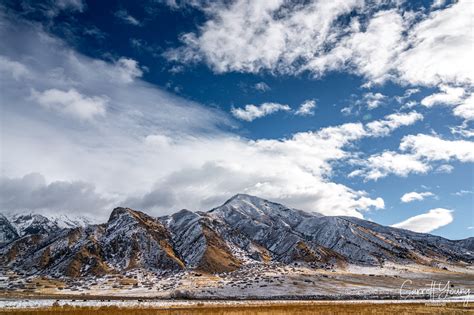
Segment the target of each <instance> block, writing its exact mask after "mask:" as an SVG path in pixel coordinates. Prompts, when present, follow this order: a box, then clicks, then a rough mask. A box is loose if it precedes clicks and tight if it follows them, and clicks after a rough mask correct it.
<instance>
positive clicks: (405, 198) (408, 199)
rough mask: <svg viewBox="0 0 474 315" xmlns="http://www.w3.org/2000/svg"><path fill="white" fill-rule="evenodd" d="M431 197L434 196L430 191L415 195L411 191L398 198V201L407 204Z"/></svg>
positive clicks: (414, 192) (415, 193)
mask: <svg viewBox="0 0 474 315" xmlns="http://www.w3.org/2000/svg"><path fill="white" fill-rule="evenodd" d="M432 196H434V194H433V193H432V192H430V191H426V192H421V193H417V192H416V191H412V192H409V193H406V194H404V195H403V196H402V197H401V198H400V200H401V201H402V202H404V203H408V202H412V201H421V200H423V199H425V198H426V197H432Z"/></svg>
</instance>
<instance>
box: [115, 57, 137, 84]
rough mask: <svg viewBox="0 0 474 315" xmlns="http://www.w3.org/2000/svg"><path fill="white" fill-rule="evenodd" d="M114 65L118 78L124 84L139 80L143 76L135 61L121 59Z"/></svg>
mask: <svg viewBox="0 0 474 315" xmlns="http://www.w3.org/2000/svg"><path fill="white" fill-rule="evenodd" d="M115 65H116V67H115V71H116V72H117V75H118V77H119V78H120V79H121V80H122V81H123V82H125V83H130V82H132V81H133V80H134V79H135V78H140V77H141V76H142V75H143V71H142V69H140V66H139V65H138V62H137V61H136V60H133V59H130V58H125V57H122V58H120V59H118V60H117V61H116V62H115Z"/></svg>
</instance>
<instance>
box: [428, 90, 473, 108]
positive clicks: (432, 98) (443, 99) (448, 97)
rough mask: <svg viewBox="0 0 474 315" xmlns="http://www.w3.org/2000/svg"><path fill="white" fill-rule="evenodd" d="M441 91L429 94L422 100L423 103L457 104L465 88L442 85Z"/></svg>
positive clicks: (430, 104) (429, 105)
mask: <svg viewBox="0 0 474 315" xmlns="http://www.w3.org/2000/svg"><path fill="white" fill-rule="evenodd" d="M439 89H440V91H441V92H440V93H435V94H432V95H429V96H427V97H425V98H423V99H422V100H421V105H423V106H426V107H431V106H434V105H457V104H459V103H460V102H461V99H462V97H463V96H464V93H465V91H464V89H463V88H461V87H450V86H446V85H441V86H440V87H439Z"/></svg>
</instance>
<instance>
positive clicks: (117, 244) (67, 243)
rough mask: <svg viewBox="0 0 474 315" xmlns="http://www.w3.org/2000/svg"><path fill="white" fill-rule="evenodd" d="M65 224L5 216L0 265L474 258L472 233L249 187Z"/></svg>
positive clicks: (106, 266)
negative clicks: (454, 234) (437, 230)
mask: <svg viewBox="0 0 474 315" xmlns="http://www.w3.org/2000/svg"><path fill="white" fill-rule="evenodd" d="M64 221H65V220H64V218H63V219H62V220H57V218H54V219H51V218H47V217H44V216H39V215H23V216H17V217H13V218H11V219H10V220H8V219H7V218H6V217H4V216H1V217H0V237H1V239H0V240H1V241H2V243H1V244H0V264H1V265H2V266H5V267H8V268H10V269H12V270H15V271H17V272H18V273H22V274H36V275H50V276H55V277H61V276H69V277H77V276H81V275H97V276H101V275H105V274H112V273H122V272H125V271H127V270H134V269H143V270H147V271H151V272H157V273H162V272H174V271H178V270H183V269H193V270H197V271H202V272H210V273H221V272H232V271H235V270H237V269H239V268H242V267H243V266H246V265H254V264H257V265H259V264H260V265H265V264H285V265H290V264H291V265H294V264H298V265H299V264H303V265H305V266H308V267H310V268H325V269H332V268H336V267H338V268H344V267H345V266H347V265H350V264H355V265H362V266H383V264H384V263H387V262H392V263H397V264H421V265H428V266H433V267H437V266H442V265H445V264H456V265H458V266H461V267H462V266H465V265H467V264H469V265H472V263H473V262H474V251H473V238H470V239H465V240H459V241H452V240H447V239H445V238H442V237H439V236H434V235H430V234H423V233H415V232H411V231H407V230H403V229H397V228H393V227H386V226H382V225H379V224H376V223H373V222H369V221H365V220H361V219H357V218H353V217H344V216H323V215H321V214H317V213H307V212H304V211H302V210H297V209H292V208H288V207H286V206H284V205H281V204H278V203H274V202H271V201H268V200H264V199H261V198H258V197H254V196H249V195H244V194H239V195H236V196H234V197H232V198H231V199H229V200H228V201H227V202H225V203H224V204H223V205H221V206H219V207H216V208H214V209H212V210H210V211H207V212H192V211H189V210H181V211H179V212H176V213H174V214H172V215H168V216H164V217H158V218H154V217H151V216H149V215H147V214H145V213H143V212H140V211H136V210H132V209H129V208H115V209H114V210H113V211H112V213H111V215H110V217H109V220H108V221H107V222H105V223H103V224H96V225H94V224H83V223H84V221H81V220H79V221H77V220H71V219H68V220H66V221H67V222H69V223H68V224H65V223H64ZM81 222H82V223H81Z"/></svg>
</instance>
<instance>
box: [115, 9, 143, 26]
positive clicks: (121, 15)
mask: <svg viewBox="0 0 474 315" xmlns="http://www.w3.org/2000/svg"><path fill="white" fill-rule="evenodd" d="M115 17H117V18H118V19H120V20H121V21H122V22H124V23H127V24H130V25H134V26H141V25H142V24H141V22H140V21H139V20H137V19H136V18H134V17H133V16H131V15H130V14H129V13H128V12H127V10H124V9H121V10H118V11H116V12H115Z"/></svg>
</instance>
